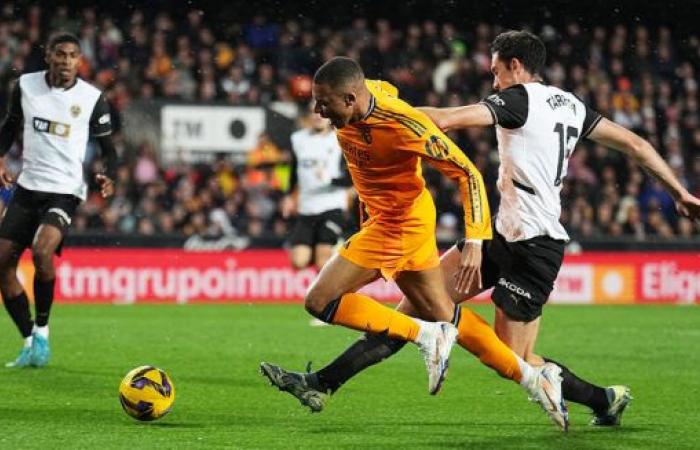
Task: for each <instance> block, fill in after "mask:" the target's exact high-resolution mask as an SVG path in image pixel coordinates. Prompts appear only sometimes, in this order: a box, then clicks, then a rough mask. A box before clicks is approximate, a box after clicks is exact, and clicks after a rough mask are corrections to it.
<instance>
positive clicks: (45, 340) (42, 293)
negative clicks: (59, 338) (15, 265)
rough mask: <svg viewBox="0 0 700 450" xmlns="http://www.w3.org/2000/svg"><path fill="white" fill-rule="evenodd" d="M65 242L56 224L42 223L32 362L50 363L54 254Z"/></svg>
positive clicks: (36, 249)
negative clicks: (50, 318)
mask: <svg viewBox="0 0 700 450" xmlns="http://www.w3.org/2000/svg"><path fill="white" fill-rule="evenodd" d="M62 241H63V232H62V231H61V230H60V229H59V228H57V227H56V226H53V225H49V224H46V223H44V224H42V225H41V226H40V227H39V229H38V230H37V233H36V237H35V238H34V242H33V243H32V260H33V261H34V268H35V270H36V271H35V273H34V307H35V309H36V314H35V325H34V331H33V337H34V339H33V343H32V364H33V365H35V366H39V367H41V366H45V365H46V364H47V363H48V362H49V358H50V355H51V351H50V348H49V316H50V314H51V305H52V304H53V296H54V285H55V284H56V270H55V268H54V263H53V255H54V253H55V252H56V250H57V249H58V247H59V246H60V245H61V242H62Z"/></svg>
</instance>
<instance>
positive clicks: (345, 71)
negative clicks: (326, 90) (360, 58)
mask: <svg viewBox="0 0 700 450" xmlns="http://www.w3.org/2000/svg"><path fill="white" fill-rule="evenodd" d="M364 78H365V74H364V72H363V71H362V67H360V65H359V64H358V63H357V61H355V60H354V59H352V58H348V57H346V56H336V57H335V58H331V59H329V60H328V61H326V62H325V63H324V64H323V65H322V66H321V67H319V69H318V70H317V71H316V75H314V83H316V84H327V85H329V86H330V87H333V88H335V87H340V86H344V85H346V84H349V83H351V82H354V81H362V80H363V79H364Z"/></svg>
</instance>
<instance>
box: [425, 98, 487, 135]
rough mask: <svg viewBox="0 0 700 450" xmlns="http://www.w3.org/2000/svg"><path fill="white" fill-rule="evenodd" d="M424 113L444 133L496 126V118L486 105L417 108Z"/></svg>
mask: <svg viewBox="0 0 700 450" xmlns="http://www.w3.org/2000/svg"><path fill="white" fill-rule="evenodd" d="M417 109H418V110H420V111H422V112H423V113H424V114H426V115H427V116H428V117H430V120H432V121H433V122H434V123H435V125H437V126H438V128H440V129H441V130H442V131H450V130H455V129H460V128H469V127H489V126H491V125H493V124H494V117H493V114H491V111H490V110H489V108H488V107H487V106H486V105H484V104H481V103H479V104H475V105H467V106H457V107H453V108H431V107H427V106H424V107H420V108H417Z"/></svg>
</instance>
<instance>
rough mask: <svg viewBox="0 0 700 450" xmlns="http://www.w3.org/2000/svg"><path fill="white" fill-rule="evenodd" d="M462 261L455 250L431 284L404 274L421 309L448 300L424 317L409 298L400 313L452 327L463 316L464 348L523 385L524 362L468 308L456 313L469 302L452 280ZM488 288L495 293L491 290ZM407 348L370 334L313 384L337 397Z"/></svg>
mask: <svg viewBox="0 0 700 450" xmlns="http://www.w3.org/2000/svg"><path fill="white" fill-rule="evenodd" d="M459 261H460V251H459V249H458V248H457V247H452V248H450V249H449V250H448V251H447V252H446V253H445V254H443V255H442V257H441V258H440V270H439V271H438V272H432V271H431V272H429V275H428V278H427V279H419V280H415V281H414V282H411V281H408V280H409V279H411V278H415V275H412V274H410V273H408V272H405V273H402V274H401V275H400V276H399V279H398V280H397V282H401V281H399V280H403V283H402V284H403V286H402V290H404V292H405V293H406V294H407V295H409V296H410V298H412V299H413V298H417V299H418V303H419V304H421V303H431V302H432V300H431V299H443V300H442V301H441V302H440V304H439V305H438V304H435V305H433V304H430V305H429V306H427V307H426V309H425V310H424V311H419V309H418V308H414V306H413V305H412V304H411V302H408V301H407V300H406V299H405V298H404V299H403V300H402V301H401V303H400V304H399V307H398V309H399V310H401V311H402V312H404V313H405V314H408V315H418V314H422V315H421V317H422V318H424V319H426V320H446V319H448V320H450V321H452V320H454V314H455V311H457V313H458V314H459V317H460V318H461V319H462V320H460V321H459V325H458V330H459V335H458V342H459V343H460V345H462V346H464V347H465V348H467V350H469V351H470V352H472V353H474V354H476V355H477V356H478V357H479V358H480V359H482V358H483V359H482V361H484V363H485V364H487V365H489V366H491V367H493V368H494V369H495V370H497V371H498V372H499V373H500V374H502V375H503V376H505V377H507V378H510V379H513V380H514V381H516V382H520V381H521V380H522V369H520V364H519V362H518V358H517V357H516V356H515V355H514V354H513V352H512V351H511V350H510V349H508V348H507V347H506V346H505V345H504V344H503V343H502V342H500V341H499V340H498V338H497V337H496V335H495V333H494V331H493V329H492V328H491V326H490V325H488V323H486V321H484V320H483V319H482V318H481V317H479V316H478V315H477V314H475V313H474V312H473V311H471V310H469V309H467V308H459V309H455V306H454V304H455V303H459V302H461V301H462V300H463V299H464V298H465V297H464V294H461V293H459V292H457V290H456V289H455V288H454V284H455V283H454V278H453V277H451V274H453V273H455V271H456V270H457V267H458V265H459ZM485 264H486V263H485ZM485 268H486V267H485ZM485 272H486V273H485V274H484V275H485V277H484V283H489V276H488V272H489V271H488V270H486V271H485ZM432 278H434V279H432ZM412 283H416V285H412ZM426 285H427V286H426ZM436 286H437V287H436ZM440 286H444V288H442V289H440ZM421 287H422V289H421ZM486 287H489V285H488V284H486ZM443 289H446V290H447V296H448V297H449V298H450V300H449V301H445V300H444V298H445V291H444V290H443ZM481 290H482V288H479V287H478V286H476V284H475V285H474V286H473V287H472V288H471V289H470V293H469V294H468V295H469V296H473V295H476V294H477V293H478V292H480V291H481ZM403 346H404V342H402V341H399V340H396V339H392V338H390V337H389V336H387V335H386V334H379V335H372V334H366V335H365V336H363V337H362V338H360V339H359V340H358V341H356V342H355V343H354V344H352V345H351V346H350V347H349V348H348V349H347V350H346V351H345V352H343V353H342V354H341V355H340V356H338V357H337V358H336V359H335V360H333V361H332V362H331V363H330V364H328V365H327V366H325V367H323V368H322V369H320V370H318V371H317V372H314V373H312V374H309V375H308V381H309V384H310V385H312V386H314V387H315V388H316V389H318V390H320V391H324V392H331V393H333V392H335V391H336V390H338V389H339V388H340V387H341V386H342V385H343V384H344V383H345V382H347V381H348V380H349V379H350V378H352V377H353V376H355V375H356V374H358V373H359V372H361V371H362V370H364V369H366V368H367V367H370V366H372V365H374V364H377V363H379V362H381V361H383V360H385V359H387V358H389V357H390V356H392V355H393V354H395V353H396V352H398V351H399V350H401V349H402V348H403ZM526 370H527V369H526ZM528 373H529V372H528Z"/></svg>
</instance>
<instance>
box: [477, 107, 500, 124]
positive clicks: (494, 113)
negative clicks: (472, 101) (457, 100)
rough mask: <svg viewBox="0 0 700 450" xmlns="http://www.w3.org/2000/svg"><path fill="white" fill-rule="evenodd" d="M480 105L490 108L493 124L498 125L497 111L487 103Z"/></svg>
mask: <svg viewBox="0 0 700 450" xmlns="http://www.w3.org/2000/svg"><path fill="white" fill-rule="evenodd" d="M479 104H480V105H484V106H486V108H488V110H489V112H490V113H491V119H493V124H494V125H498V116H496V111H494V110H493V106H491V105H489V104H488V103H486V102H479Z"/></svg>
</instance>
